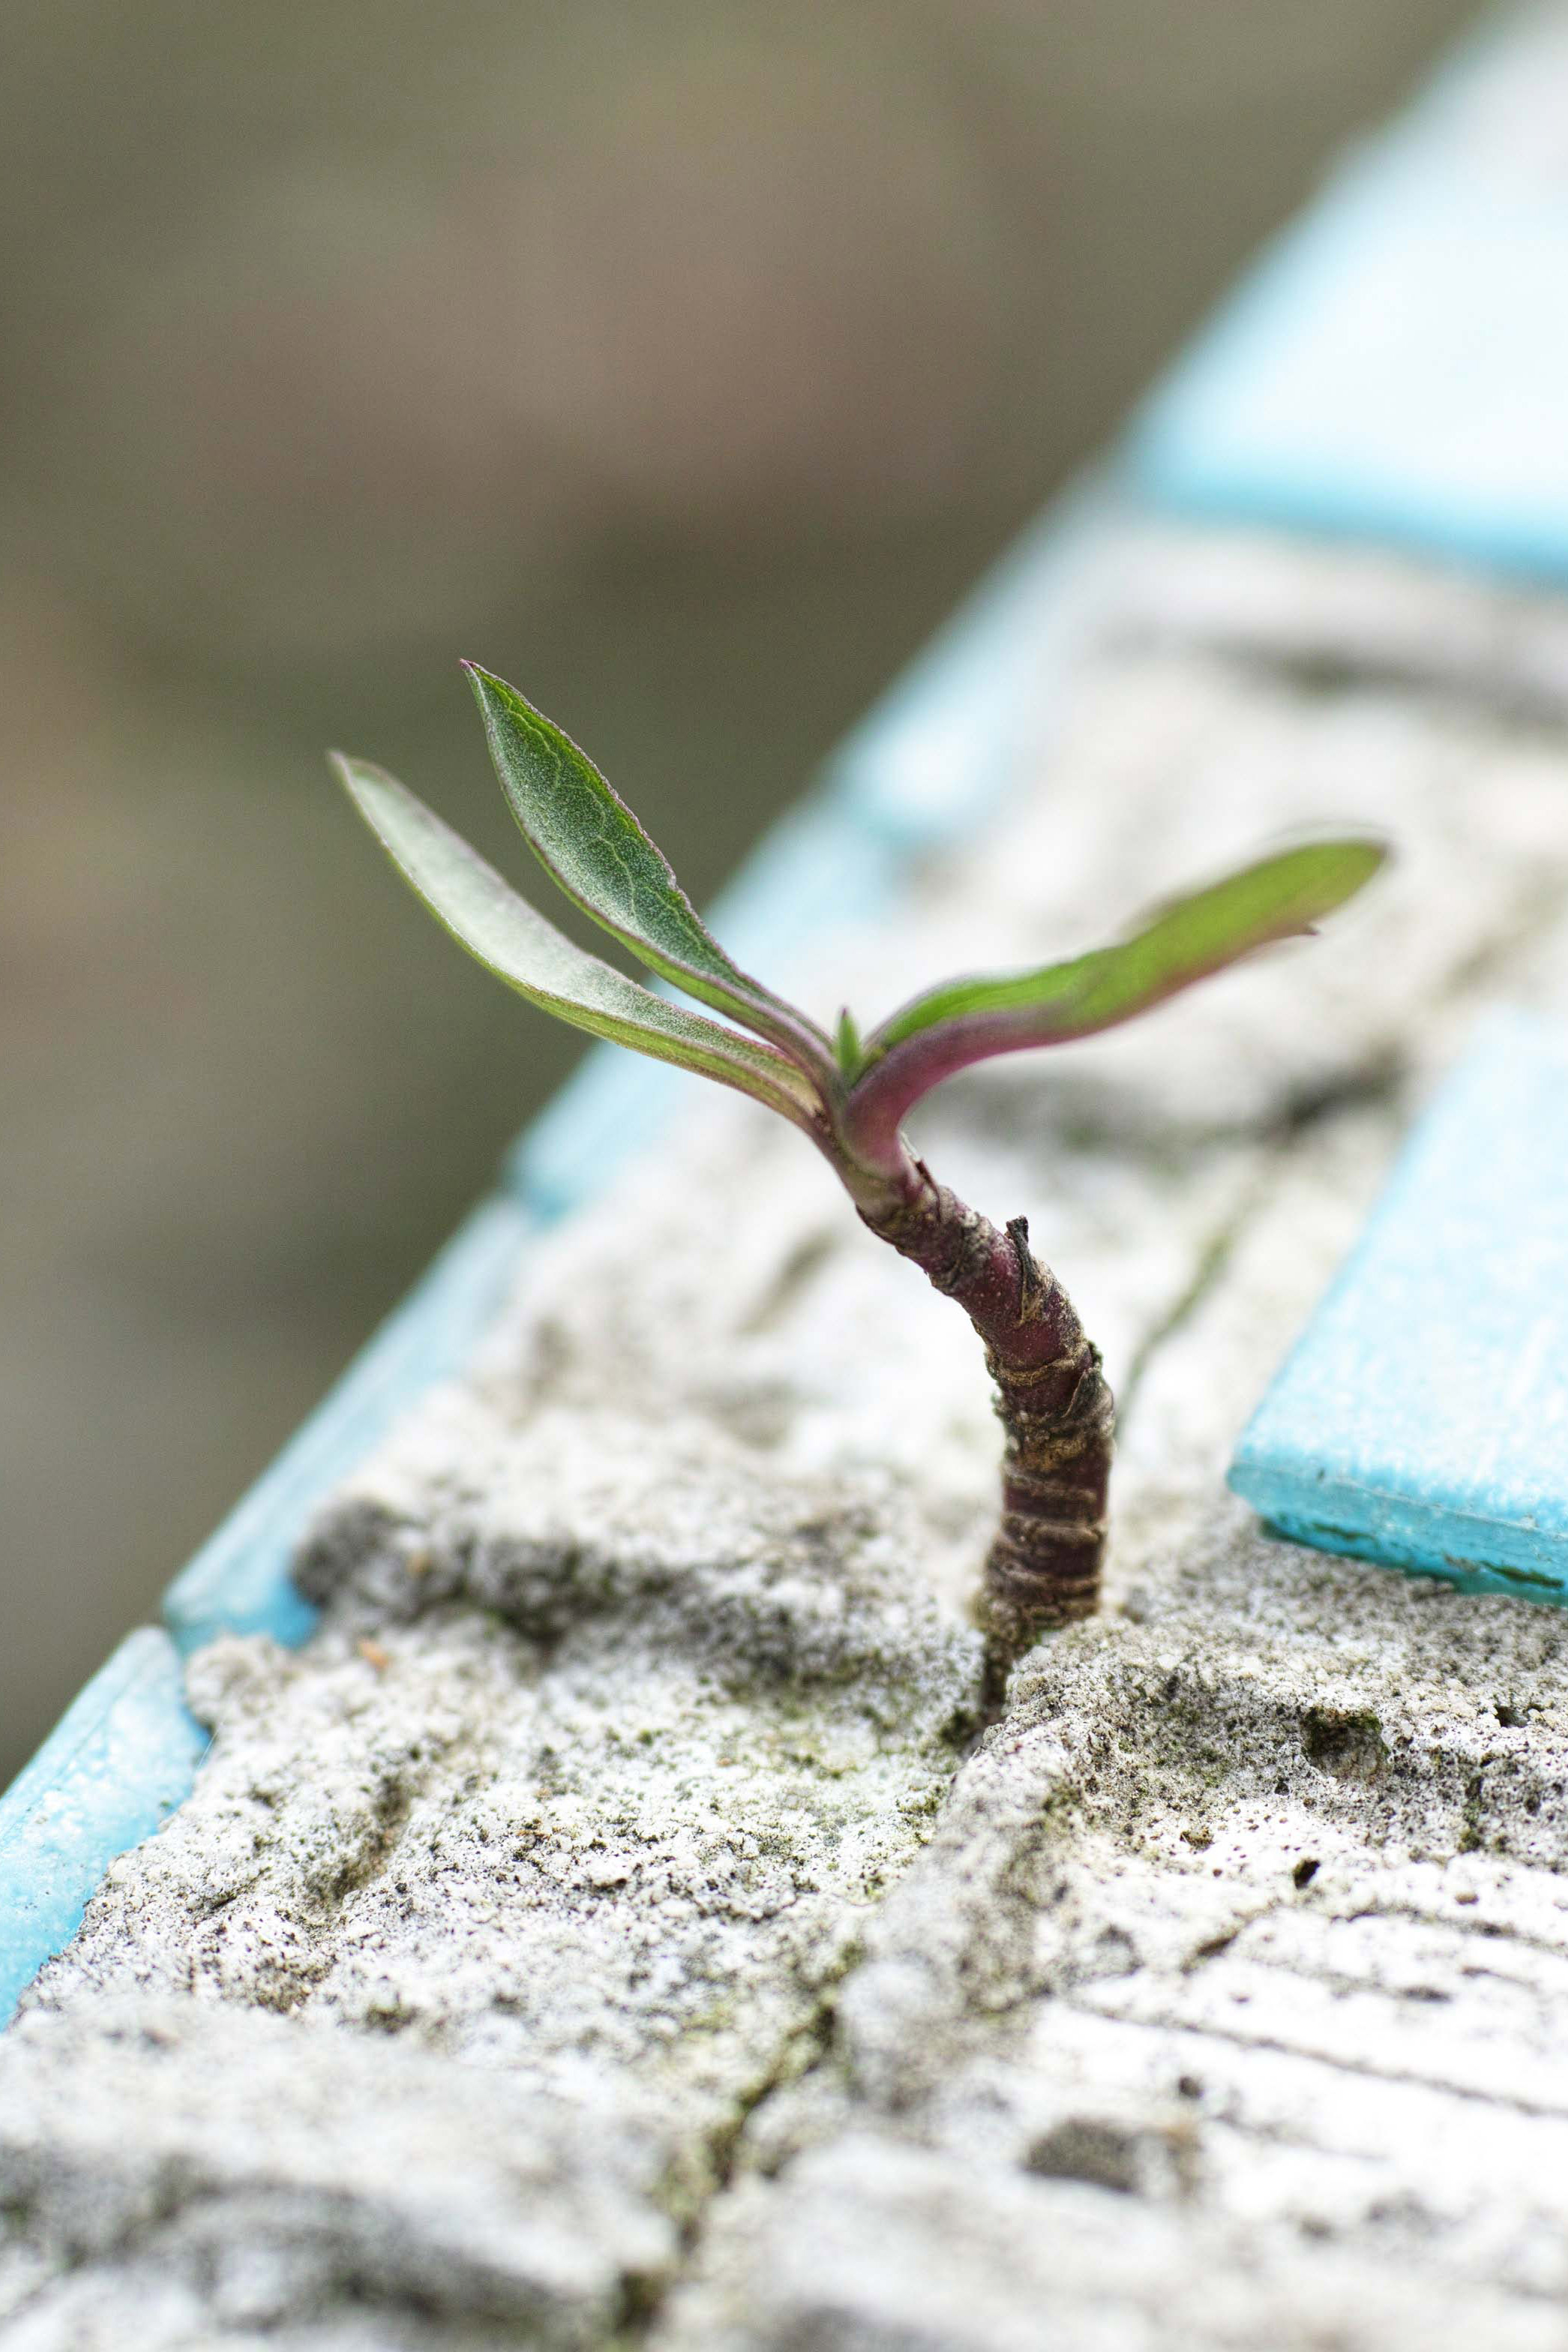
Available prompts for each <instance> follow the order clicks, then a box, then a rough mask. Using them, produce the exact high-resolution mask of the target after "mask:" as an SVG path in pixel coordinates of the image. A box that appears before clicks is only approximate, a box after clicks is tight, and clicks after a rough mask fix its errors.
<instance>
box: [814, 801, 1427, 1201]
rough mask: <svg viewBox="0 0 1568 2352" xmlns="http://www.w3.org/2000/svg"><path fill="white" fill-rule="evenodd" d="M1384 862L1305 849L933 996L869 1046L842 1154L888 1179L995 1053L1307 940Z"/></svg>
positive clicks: (1050, 1039)
mask: <svg viewBox="0 0 1568 2352" xmlns="http://www.w3.org/2000/svg"><path fill="white" fill-rule="evenodd" d="M1385 856H1387V851H1386V849H1385V847H1384V845H1382V843H1380V842H1375V841H1322V842H1311V843H1308V844H1306V845H1303V846H1301V847H1300V848H1297V849H1287V850H1283V851H1281V853H1280V854H1279V855H1278V856H1273V857H1265V858H1263V859H1261V860H1260V862H1259V864H1257V865H1256V866H1244V867H1243V868H1242V870H1241V871H1240V872H1239V874H1230V875H1228V876H1227V877H1226V878H1225V880H1224V881H1222V882H1214V883H1211V884H1210V885H1209V887H1207V889H1204V890H1194V891H1191V892H1189V893H1188V895H1187V896H1186V898H1176V899H1174V900H1172V902H1171V903H1170V905H1168V906H1166V907H1164V908H1160V909H1159V911H1158V912H1157V913H1156V914H1155V915H1154V916H1153V918H1152V919H1150V920H1149V921H1148V922H1146V923H1145V926H1144V928H1143V929H1142V930H1139V931H1136V932H1134V935H1133V937H1132V938H1131V939H1128V940H1122V941H1121V943H1120V944H1119V945H1118V946H1115V947H1109V948H1096V949H1094V950H1092V952H1091V953H1090V954H1088V955H1082V956H1075V957H1074V958H1073V959H1072V961H1071V962H1069V963H1053V964H1045V965H1043V966H1042V967H1041V968H1040V970H1039V971H1021V972H1015V973H1010V974H1006V975H1003V976H1001V977H999V978H996V979H982V980H955V981H950V982H947V983H946V986H945V987H942V988H933V989H930V990H928V991H927V992H926V993H925V995H924V996H917V997H915V998H914V1000H913V1001H912V1002H911V1003H908V1004H906V1005H904V1008H903V1010H902V1011H901V1012H898V1013H894V1015H893V1016H892V1018H891V1019H890V1020H887V1021H884V1022H883V1024H882V1026H881V1027H880V1028H879V1029H876V1030H873V1033H872V1034H871V1036H870V1037H869V1038H868V1039H867V1040H866V1045H865V1066H864V1067H863V1069H862V1072H861V1075H860V1076H859V1077H858V1078H857V1079H856V1081H855V1083H854V1085H853V1087H852V1088H851V1091H850V1097H849V1101H848V1103H847V1104H846V1105H845V1106H844V1108H843V1109H842V1111H841V1113H840V1114H839V1118H838V1128H839V1132H840V1134H841V1138H842V1139H843V1143H844V1146H845V1148H846V1150H848V1151H849V1152H850V1153H851V1154H852V1156H853V1157H854V1158H855V1159H856V1160H858V1161H860V1162H861V1163H862V1164H863V1165H864V1166H866V1167H868V1168H872V1169H876V1170H880V1171H883V1173H889V1172H893V1171H896V1170H897V1169H898V1167H899V1166H900V1165H901V1162H902V1155H903V1145H902V1143H901V1140H900V1128H901V1125H902V1122H903V1120H904V1118H905V1116H906V1115H907V1114H908V1112H909V1111H910V1110H911V1109H913V1108H914V1106H915V1104H916V1103H917V1102H918V1101H919V1100H920V1098H921V1097H922V1096H923V1095H928V1094H929V1093H930V1092H931V1089H932V1087H936V1086H940V1084H941V1083H942V1081H943V1079H944V1078H950V1077H951V1076H953V1075H954V1073H955V1072H956V1071H957V1070H963V1069H967V1068H968V1067H969V1066H970V1065H971V1064H972V1063H975V1062H985V1061H989V1060H990V1059H991V1057H992V1056H993V1055H997V1054H1016V1053H1019V1052H1020V1051H1022V1050H1023V1049H1024V1048H1026V1047H1028V1046H1031V1045H1064V1044H1066V1042H1067V1041H1068V1040H1069V1039H1070V1038H1072V1037H1088V1036H1091V1035H1092V1034H1094V1032H1095V1031H1096V1030H1100V1029H1111V1028H1114V1027H1115V1025H1116V1024H1118V1023H1119V1022H1123V1021H1130V1020H1132V1019H1133V1017H1134V1014H1135V1013H1146V1012H1148V1011H1149V1010H1150V1009H1151V1007H1153V1006H1154V1005H1156V1004H1159V1003H1163V1002H1164V1001H1165V999H1166V997H1167V996H1174V995H1175V994H1176V992H1177V991H1178V990H1179V989H1183V988H1190V987H1191V986H1192V984H1193V982H1195V981H1199V980H1203V979H1206V978H1207V976H1208V974H1209V973H1210V972H1216V971H1224V969H1225V968H1226V966H1227V965H1228V964H1232V963H1235V962H1237V961H1239V959H1240V958H1241V957H1242V956H1245V955H1250V954H1251V952H1252V950H1254V949H1255V948H1260V947H1266V946H1268V945H1269V943H1270V941H1271V940H1284V939H1290V938H1291V937H1293V936H1294V935H1296V934H1298V933H1301V932H1303V931H1310V930H1311V929H1312V927H1313V925H1314V924H1315V923H1316V922H1317V921H1318V920H1319V919H1320V918H1321V917H1322V916H1324V915H1328V914H1332V913H1333V909H1334V908H1336V907H1339V906H1343V903H1344V901H1345V899H1347V898H1352V897H1354V893H1355V892H1356V891H1357V890H1359V889H1360V888H1361V887H1362V886H1363V884H1364V883H1366V882H1369V881H1370V880H1371V879H1372V877H1373V876H1374V875H1375V873H1376V871H1377V869H1378V867H1379V866H1381V865H1382V864H1383V862H1384V859H1385Z"/></svg>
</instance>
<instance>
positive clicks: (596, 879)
mask: <svg viewBox="0 0 1568 2352" xmlns="http://www.w3.org/2000/svg"><path fill="white" fill-rule="evenodd" d="M463 667H464V668H465V670H466V672H467V673H468V679H469V683H470V685H471V686H472V687H473V688H474V694H475V698H476V700H477V702H478V705H479V709H480V712H481V714H482V715H483V718H484V721H485V731H486V736H487V737H488V739H489V744H490V756H491V758H492V760H493V761H494V762H495V766H496V772H497V776H498V777H499V778H500V781H501V788H502V790H503V792H504V793H506V795H507V803H508V805H509V806H510V808H511V812H512V814H513V816H514V817H515V818H516V819H517V824H518V825H519V826H520V827H521V830H522V833H523V835H524V838H525V839H526V840H527V842H528V846H529V847H530V849H532V851H533V853H534V855H535V856H536V857H538V860H539V863H540V864H541V865H542V866H543V867H544V869H545V871H546V873H547V874H549V877H550V879H551V880H552V881H553V882H555V883H556V884H557V885H558V886H559V888H560V889H562V890H564V891H565V893H566V895H567V897H568V898H570V899H571V900H572V901H573V902H574V903H575V904H576V905H577V906H579V907H580V908H582V910H583V912H584V914H586V915H590V916H591V917H592V919H593V920H594V921H595V922H596V923H599V924H601V926H602V927H603V929H605V930H607V931H609V932H610V933H611V935H612V938H615V939H618V940H621V942H622V945H623V946H625V947H628V948H630V949H631V950H632V954H633V955H635V956H636V957H637V958H638V959H639V961H642V962H643V963H644V964H646V965H647V966H648V968H649V970H650V971H656V972H658V973H659V974H660V976H661V977H662V978H663V979H665V980H669V981H673V982H674V983H675V985H676V986H677V987H679V988H683V989H685V991H686V992H687V993H688V994H689V995H692V996H695V997H697V998H699V999H700V1000H701V1001H702V1002H703V1003H706V1004H711V1005H712V1006H713V1007H714V1008H715V1010H716V1011H717V1012H720V1013H727V1014H728V1016H729V1018H730V1019H731V1020H734V1021H738V1022H740V1023H741V1024H742V1025H743V1026H745V1027H746V1028H748V1029H752V1030H755V1031H756V1032H758V1034H760V1035H762V1036H765V1037H768V1038H770V1039H771V1040H772V1041H773V1042H774V1043H775V1044H776V1045H779V1046H780V1047H781V1048H782V1050H783V1051H784V1052H785V1053H787V1054H789V1055H790V1056H791V1058H792V1059H794V1060H795V1061H797V1062H798V1063H799V1064H800V1066H801V1067H802V1068H805V1069H808V1070H811V1071H814V1072H821V1071H822V1070H824V1069H825V1068H826V1067H828V1066H831V1055H830V1054H829V1051H828V1044H827V1040H826V1038H824V1037H823V1036H822V1035H821V1032H820V1031H819V1030H817V1029H816V1028H815V1027H814V1025H813V1024H811V1023H810V1021H808V1020H807V1018H806V1016H805V1015H804V1014H803V1013H798V1012H797V1011H796V1010H795V1008H794V1007H793V1006H792V1005H789V1004H786V1003H784V1002H783V1000H782V999H781V998H779V997H777V996H775V995H774V994H773V992H772V991H771V990H769V989H766V988H764V987H763V986H762V984H761V982H759V981H756V980H753V979H751V977H750V976H749V975H748V974H747V973H746V972H743V971H740V970H739V968H738V967H737V965H736V964H735V963H734V962H733V961H731V959H730V958H729V957H728V956H727V954H726V953H725V951H724V950H723V949H722V948H721V947H720V946H719V943H718V941H717V940H716V939H715V938H714V937H713V935H712V933H711V932H710V931H709V930H708V929H707V928H706V925H705V924H704V923H703V922H702V921H701V920H700V919H699V918H698V916H697V913H696V910H695V908H694V907H693V905H692V903H691V900H690V899H689V898H687V896H686V894H685V891H684V890H683V889H682V887H681V886H680V884H679V882H678V881H677V880H676V878H675V874H674V868H673V866H671V864H670V862H669V860H668V858H667V857H666V856H664V852H663V850H661V849H660V848H659V847H658V845H656V843H654V842H653V840H652V839H651V837H650V836H649V835H648V834H647V833H646V832H645V831H644V830H643V826H642V825H641V824H639V823H638V821H637V819H636V817H635V816H633V814H632V811H631V810H630V809H629V808H628V807H627V805H626V803H625V802H624V801H623V800H622V798H621V796H620V794H619V793H616V792H614V791H613V790H612V787H611V786H610V784H609V783H608V782H606V781H605V779H604V777H603V776H601V774H600V772H599V770H598V769H597V768H596V767H595V766H594V764H593V762H592V761H591V759H590V758H589V757H588V755H587V753H586V752H584V751H580V750H579V749H578V746H577V745H576V744H575V743H574V742H573V741H572V740H571V738H570V736H569V735H567V734H566V733H565V732H564V731H563V730H561V729H560V728H559V727H557V726H556V725H555V723H554V721H553V720H551V719H547V718H546V717H545V715H544V713H543V712H542V711H540V710H536V709H535V708H534V706H533V705H532V703H530V702H529V701H528V699H527V698H526V697H525V696H523V695H521V694H519V693H518V691H517V688H516V687H515V686H508V685H507V681H506V679H505V678H501V677H496V675H495V674H494V672H493V671H490V670H487V669H486V668H484V667H482V665H481V664H480V663H478V662H475V661H465V663H464V665H463Z"/></svg>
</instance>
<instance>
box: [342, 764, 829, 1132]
mask: <svg viewBox="0 0 1568 2352" xmlns="http://www.w3.org/2000/svg"><path fill="white" fill-rule="evenodd" d="M332 764H333V767H334V768H335V770H336V771H337V773H338V775H339V777H340V780H341V782H342V783H343V784H344V785H345V787H346V788H347V790H348V793H349V796H350V799H351V800H352V801H353V803H354V804H355V806H356V807H357V808H358V810H359V812H360V814H361V816H362V817H363V818H364V819H365V822H366V823H367V824H369V826H370V828H371V832H372V833H374V834H375V835H376V836H377V838H378V840H379V841H380V842H381V845H382V848H383V849H384V850H385V851H386V852H387V855H388V856H390V857H391V859H392V863H393V864H394V866H397V867H398V869H399V870H400V872H401V873H402V876H403V878H404V880H405V881H407V882H408V883H410V884H411V885H412V886H413V888H414V889H415V890H416V891H417V892H418V894H419V896H420V897H421V898H423V900H424V903H425V905H426V906H427V907H428V908H430V909H431V912H432V913H433V914H434V915H435V916H436V917H437V918H438V919H439V920H440V921H441V922H443V923H444V925H445V927H446V929H448V930H449V931H450V932H451V933H452V935H453V937H454V939H455V940H458V942H459V943H460V944H461V945H462V946H463V947H465V948H466V949H467V950H468V952H469V954H470V955H471V956H473V957H475V958H476V960H477V961H479V962H480V963H482V964H484V965H486V967H487V968H488V970H490V971H493V972H495V973H496V974H497V977H498V978H499V979H501V980H504V981H505V982H507V986H508V987H510V988H515V989H517V992H518V993H519V994H521V995H523V996H526V997H528V998H529V999H530V1000H531V1001H532V1002H533V1003H535V1004H539V1005H542V1006H543V1007H544V1009H545V1010H546V1012H548V1013H554V1014H555V1015H556V1016H557V1018H558V1019H559V1020H561V1021H566V1022H570V1024H571V1025H572V1026H573V1027H574V1028H578V1029H586V1030H589V1031H590V1032H591V1034H593V1035H594V1036H596V1037H609V1038H612V1039H613V1040H614V1042H615V1043H616V1044H617V1045H630V1046H632V1048H633V1049H634V1050H635V1051H636V1052H638V1053H640V1054H651V1055H653V1057H654V1058H655V1060H658V1061H664V1062H675V1063H678V1064H679V1065H680V1066H681V1067H682V1068H683V1069H687V1070H696V1071H699V1072H701V1073H702V1075H703V1076H706V1077H710V1078H716V1079H718V1080H719V1081H720V1082H721V1083H722V1084H723V1085H725V1086H730V1087H739V1088H740V1090H741V1091H742V1093H744V1094H748V1095H753V1096H755V1097H756V1098H757V1100H758V1102H762V1103H766V1104H767V1105H768V1108H769V1109H770V1110H776V1111H778V1112H779V1113H780V1114H781V1116H782V1117H784V1118H789V1119H792V1120H793V1121H794V1122H795V1124H796V1125H797V1126H802V1127H809V1126H810V1124H811V1123H812V1120H813V1118H815V1117H816V1115H817V1114H818V1113H819V1112H820V1111H821V1099H820V1097H819V1096H818V1094H817V1091H816V1088H815V1087H813V1086H812V1084H811V1083H810V1079H809V1078H807V1077H806V1076H803V1074H802V1073H801V1072H800V1070H799V1069H798V1068H797V1067H796V1066H795V1065H794V1064H793V1063H792V1062H790V1061H788V1060H787V1059H786V1058H785V1056H784V1055H782V1054H779V1053H777V1052H775V1051H774V1049H773V1048H772V1046H770V1045H759V1044H758V1043H757V1041H756V1040H755V1039H753V1038H750V1037H741V1036H737V1034H736V1033H735V1032H734V1031H733V1030H732V1029H726V1028H724V1027H722V1026H721V1024H719V1023H718V1022H716V1021H710V1020H708V1019H707V1018H706V1015H705V1014H703V1013H690V1012H687V1011H686V1010H685V1008H684V1007H683V1006H680V1005H676V1004H670V1003H666V1002H665V1000H664V998H663V997H662V996H655V995H654V994H653V992H652V991H651V990H649V989H646V988H643V986H642V985H641V984H640V982H637V981H634V980H628V979H627V978H626V976H625V974H624V973H622V972H619V971H615V970H614V969H613V967H612V965H610V964H607V963H603V962H601V961H600V959H599V957H598V956H595V955H590V954H589V953H588V952H587V951H586V950H584V949H582V948H580V947H578V946H576V945H575V944H574V943H573V942H572V941H571V940H569V939H567V938H566V937H565V936H564V934H563V933H561V932H560V931H558V930H557V929H556V928H555V926H554V924H553V923H549V922H547V921H546V919H545V918H544V917H543V916H542V915H540V914H538V912H536V910H535V909H534V908H532V907H530V906H529V905H528V901H527V899H526V898H518V896H517V892H516V891H515V890H514V889H512V887H511V886H510V885H509V884H508V883H507V882H504V881H503V880H502V878H501V877H500V876H499V875H498V874H497V872H496V870H495V868H494V867H493V866H487V865H486V862H485V860H484V859H483V858H482V857H481V856H478V854H477V853H476V851H475V850H472V849H470V848H469V846H468V845H467V843H466V842H465V840H463V838H462V837H461V835H458V834H455V833H454V832H453V830H452V828H451V826H450V825H448V824H444V822H443V821H442V819H441V818H440V817H438V816H436V815H435V814H434V812H433V811H432V810H430V809H427V808H426V807H425V805H424V803H423V801H420V800H418V799H416V798H415V796H414V794H413V793H411V792H409V791H408V790H407V789H406V788H405V786H403V785H402V784H400V783H399V782H397V781H396V779H395V778H393V777H392V776H389V775H388V774H387V773H386V772H385V771H384V770H383V769H381V768H376V767H372V766H371V764H370V763H369V762H368V761H363V760H350V759H345V758H344V757H343V756H342V754H341V753H338V752H335V753H334V754H333V755H332Z"/></svg>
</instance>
